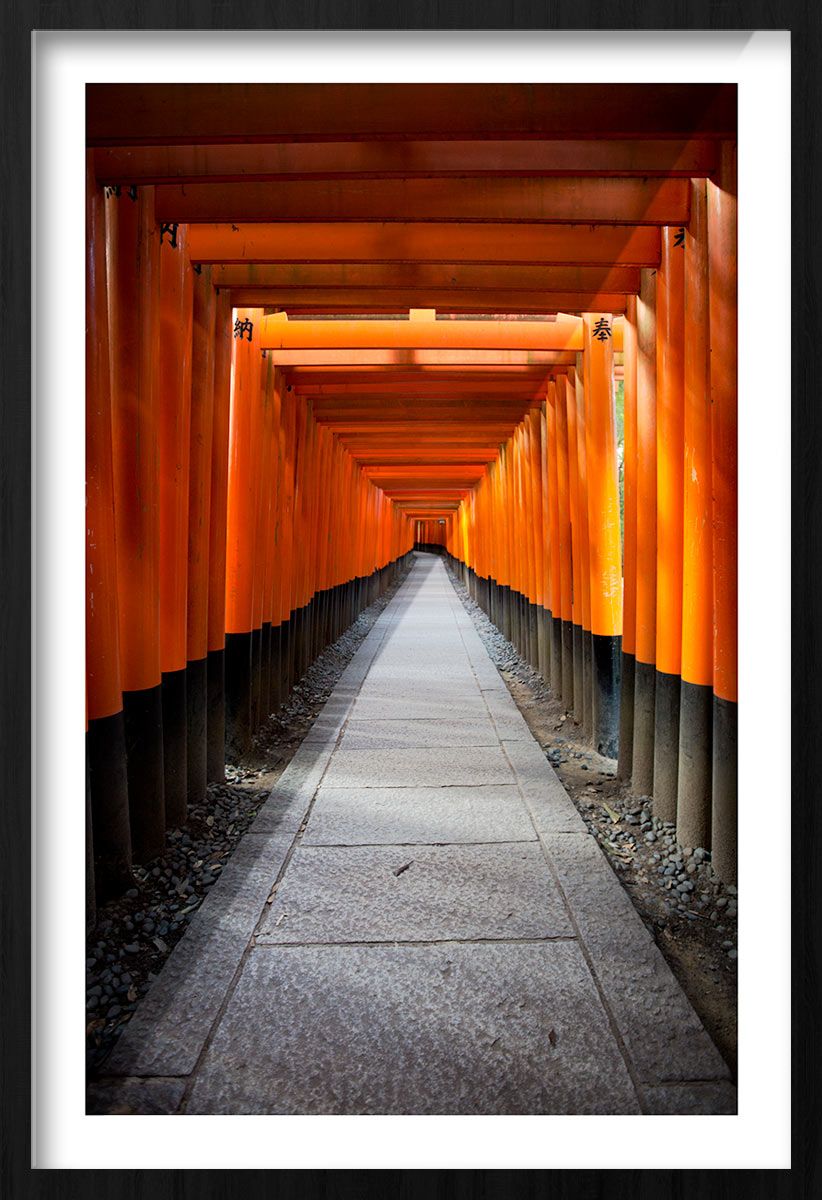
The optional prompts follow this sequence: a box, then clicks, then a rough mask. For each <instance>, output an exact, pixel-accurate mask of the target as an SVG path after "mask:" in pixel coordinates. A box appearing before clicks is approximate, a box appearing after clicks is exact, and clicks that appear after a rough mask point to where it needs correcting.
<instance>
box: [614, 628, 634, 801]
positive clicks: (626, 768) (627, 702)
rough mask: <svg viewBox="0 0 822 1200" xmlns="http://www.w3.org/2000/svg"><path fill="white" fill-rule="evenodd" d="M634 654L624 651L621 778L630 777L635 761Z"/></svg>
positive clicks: (621, 691)
mask: <svg viewBox="0 0 822 1200" xmlns="http://www.w3.org/2000/svg"><path fill="white" fill-rule="evenodd" d="M635 661H636V660H635V659H634V656H633V654H626V652H625V651H624V650H623V651H622V671H621V683H620V688H619V766H618V769H617V775H618V776H619V778H620V779H630V778H631V773H632V771H633V761H634V676H635V670H634V663H635Z"/></svg>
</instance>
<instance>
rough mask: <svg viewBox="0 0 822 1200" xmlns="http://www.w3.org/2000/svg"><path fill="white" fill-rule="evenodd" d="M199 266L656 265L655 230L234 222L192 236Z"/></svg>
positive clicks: (195, 230) (197, 229)
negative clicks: (208, 264)
mask: <svg viewBox="0 0 822 1200" xmlns="http://www.w3.org/2000/svg"><path fill="white" fill-rule="evenodd" d="M188 246H189V253H190V255H191V259H192V261H193V262H196V263H214V264H230V263H235V264H236V263H295V262H299V263H311V262H321V263H355V262H391V263H397V262H405V263H469V262H470V263H491V264H502V263H512V264H517V263H518V264H525V265H529V266H532V265H537V266H547V265H551V264H553V265H565V264H571V265H579V266H585V265H591V266H608V267H611V266H633V267H655V266H657V265H658V264H659V247H660V241H659V230H658V229H657V228H656V227H655V226H652V225H639V226H630V225H627V226H621V225H596V224H595V225H574V224H570V225H563V226H561V227H560V226H554V225H536V224H533V223H529V222H524V223H521V224H516V225H511V224H505V223H502V224H493V225H492V224H488V223H483V222H476V223H474V224H466V225H458V226H455V225H453V224H445V223H443V222H423V221H419V220H414V221H406V222H399V221H393V222H391V223H390V224H382V223H379V222H336V223H330V222H328V221H322V220H321V221H310V222H296V221H283V222H277V223H273V222H268V223H266V222H261V223H251V224H243V223H242V222H239V221H235V220H231V221H228V222H214V223H206V224H197V225H193V226H192V227H191V228H190V229H189V231H188Z"/></svg>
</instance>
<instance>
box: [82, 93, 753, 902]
mask: <svg viewBox="0 0 822 1200" xmlns="http://www.w3.org/2000/svg"><path fill="white" fill-rule="evenodd" d="M142 92H143V96H142V98H141V101H140V103H139V104H138V105H136V106H135V93H134V90H133V89H130V87H129V85H92V86H90V88H89V126H88V128H89V145H90V146H91V147H92V149H91V150H90V152H89V160H88V214H89V225H88V228H89V257H88V280H89V288H88V298H89V321H88V329H89V344H88V356H89V371H88V435H87V436H88V451H87V453H88V480H89V571H90V574H89V579H90V581H91V580H92V575H93V586H92V584H91V582H90V604H89V610H88V611H89V621H88V664H89V666H88V679H89V685H88V706H89V707H88V711H89V734H88V745H89V763H90V771H91V795H92V806H93V822H94V830H95V839H96V842H95V845H96V853H97V862H98V865H97V869H98V877H99V882H100V885H101V888H102V889H103V890H104V891H105V890H106V889H111V890H115V891H116V889H117V887H118V886H120V883H119V881H121V880H122V879H123V878H125V877H127V874H128V869H129V864H130V862H131V858H132V855H136V856H137V858H138V860H144V859H145V857H146V856H147V855H148V854H150V853H152V852H154V850H156V848H157V847H158V846H159V845H160V844H161V839H162V836H163V833H164V829H165V826H166V824H169V823H174V822H181V821H183V820H185V807H186V803H187V801H188V800H189V799H194V800H196V799H198V798H200V799H201V798H202V795H203V794H204V788H205V781H206V779H219V778H220V777H221V775H222V772H223V765H224V761H225V747H226V745H228V747H229V753H230V754H236V753H238V752H240V750H241V749H242V747H243V746H244V745H246V744H247V742H248V739H249V738H250V737H251V736H252V734H253V732H254V730H255V729H257V728H258V727H259V726H260V724H261V722H262V721H264V720H265V718H266V717H267V715H268V713H269V712H270V711H272V708H273V707H276V705H277V704H278V703H279V702H280V701H281V700H283V699H284V698H285V696H286V695H287V693H288V690H289V688H290V686H291V685H292V684H293V682H294V681H295V680H296V679H297V678H298V677H299V675H300V674H301V673H302V671H304V670H305V668H306V667H307V665H308V663H309V662H310V661H311V659H312V657H314V656H315V655H316V654H317V653H318V652H319V650H320V649H321V648H322V646H323V645H324V644H325V643H326V642H327V641H328V640H329V639H330V638H332V637H333V636H335V635H336V633H338V632H340V631H341V630H342V629H343V628H345V627H346V625H348V624H350V622H351V621H352V620H353V619H354V617H355V616H356V614H357V612H358V611H359V610H360V608H361V607H362V606H363V605H364V604H366V603H367V602H368V601H369V600H370V599H372V598H373V597H374V596H375V595H376V594H377V592H378V591H379V590H380V589H382V588H384V587H385V586H387V585H388V583H389V582H390V580H391V579H392V578H393V577H394V576H395V575H396V572H397V571H399V570H401V569H402V565H403V563H404V561H405V556H406V555H407V554H408V553H409V551H410V549H411V547H412V546H413V543H414V540H415V537H416V538H417V540H420V536H424V540H425V542H426V544H430V545H433V546H444V547H445V549H446V552H447V553H448V554H449V555H450V561H451V563H452V565H453V566H454V567H455V569H457V570H459V571H460V572H461V573H462V574H463V576H464V578H465V579H466V580H467V581H468V583H469V586H470V587H471V589H472V591H473V592H474V594H475V596H476V598H477V599H478V600H480V602H481V603H483V604H484V606H485V607H486V609H487V611H489V614H490V615H491V617H492V619H493V620H494V621H495V622H496V623H497V624H498V625H499V627H500V628H501V629H502V630H503V632H504V633H505V634H506V636H510V637H511V638H512V639H513V640H514V641H515V643H516V645H517V647H518V649H519V650H520V652H521V653H522V654H524V655H525V656H526V657H527V658H528V659H529V661H531V662H532V663H533V664H534V665H535V666H536V667H537V668H538V669H539V670H540V671H541V672H542V674H543V676H544V677H545V678H546V679H547V680H549V681H550V683H551V685H552V687H553V689H554V691H555V692H556V694H557V695H558V696H559V697H560V698H561V699H562V700H563V702H564V704H565V706H566V707H567V709H568V711H569V712H571V713H572V714H573V715H574V717H575V719H576V720H577V721H578V722H579V723H580V726H581V728H582V730H583V731H584V733H585V734H586V735H588V736H590V737H591V738H593V739H594V740H595V743H596V745H597V746H599V747H600V748H601V749H603V750H605V751H607V752H608V753H615V751H616V745H617V740H618V742H619V753H620V771H621V773H622V775H623V776H624V778H625V779H626V781H630V783H631V786H632V787H633V789H634V790H635V791H636V792H637V793H638V794H642V795H650V796H653V804H654V810H655V814H656V815H662V816H667V817H670V818H671V819H672V820H675V821H676V825H677V831H678V835H679V837H680V840H681V841H682V840H683V839H684V841H683V844H687V845H696V844H700V843H701V844H703V845H705V846H706V848H707V847H710V848H711V849H712V852H713V856H714V865H715V869H716V870H717V872H718V873H719V874H720V875H721V877H722V878H724V879H725V880H726V881H732V880H733V878H734V872H735V845H736V808H735V805H736V790H735V789H736V774H735V745H736V743H735V736H736V735H735V722H736V698H737V697H736V634H735V615H736V541H735V527H736V442H735V437H736V432H735V431H736V357H735V296H736V268H735V261H736V260H735V254H736V243H735V219H736V216H735V214H736V184H735V146H734V144H733V137H734V119H735V118H734V97H733V89H728V88H725V87H723V86H721V85H710V86H703V85H694V86H693V87H691V86H681V85H671V86H666V87H654V89H653V94H654V98H655V99H654V104H653V105H649V103H648V91H647V89H646V88H643V87H640V86H637V87H633V86H631V87H628V88H625V89H622V88H616V89H614V88H610V87H609V88H608V89H607V98H608V103H607V104H605V105H604V106H603V105H602V104H601V102H600V103H597V100H596V97H597V95H599V96H600V101H601V98H602V96H603V95H604V94H605V93H604V92H603V90H602V89H599V91H598V90H597V88H596V87H593V88H591V87H588V86H587V85H581V86H580V87H568V88H551V87H546V88H532V89H526V90H523V89H522V88H521V87H520V86H519V85H488V86H487V87H486V85H483V86H482V87H474V86H472V85H466V86H462V85H459V86H457V87H456V88H455V87H452V86H451V85H442V86H440V85H436V86H433V87H431V88H428V87H420V86H419V85H411V86H404V85H400V86H398V87H392V86H390V85H373V86H367V87H360V86H358V85H327V86H323V87H320V88H317V87H316V86H311V87H309V86H307V85H293V86H292V85H286V86H285V88H284V89H282V90H280V91H277V92H276V95H277V101H276V103H273V102H272V97H273V96H274V94H275V93H274V92H272V91H271V89H270V88H268V89H267V88H266V87H265V86H263V85H259V86H258V85H252V86H250V87H248V88H245V87H242V88H232V87H231V86H229V85H226V86H223V85H208V86H206V85H203V86H200V85H194V86H189V85H159V86H157V87H156V88H154V87H149V88H144V89H142ZM456 95H459V97H460V100H459V104H455V103H454V97H455V96H456ZM388 97H390V98H391V99H390V103H389V102H388V101H387V98H388ZM227 98H231V101H232V102H231V103H226V100H227ZM309 98H312V99H311V102H310V103H308V100H309ZM546 129H548V130H550V136H549V137H544V136H543V134H544V131H545V130H546ZM125 130H128V135H127V136H126V134H125V132H124V131H125ZM480 132H481V136H480ZM118 191H119V193H120V195H118ZM272 213H276V215H277V219H276V220H272V219H271V214H272ZM677 256H679V257H677ZM267 306H270V307H276V308H279V309H285V310H286V313H287V314H289V315H290V317H291V318H292V319H288V318H287V316H286V315H285V314H284V313H278V314H269V313H266V312H265V308H266V307H267ZM409 309H415V310H416V309H419V310H424V311H423V312H415V313H414V314H413V318H414V319H408V318H407V317H406V316H405V313H406V311H407V310H409ZM433 309H436V310H438V312H437V313H436V314H435V313H433V312H432V311H431V310H433ZM623 313H624V318H623V315H622V314H623ZM309 314H310V315H313V316H320V315H321V314H324V315H326V316H329V317H334V318H335V319H325V320H322V319H316V320H315V319H305V318H306V317H307V316H309ZM460 314H461V315H460ZM466 314H472V319H468V318H467V316H466ZM538 315H541V316H542V317H543V319H535V318H536V317H537V316H538ZM378 317H379V319H376V318H378ZM385 318H387V319H385ZM686 324H687V330H688V336H687V337H685V336H684V328H685V325H686ZM616 356H619V357H620V361H619V362H616V361H615V358H616ZM623 359H624V364H623V361H622V360H623ZM617 381H619V382H623V381H624V417H625V437H624V464H623V471H624V514H623V515H622V523H623V525H624V530H623V534H622V537H620V502H619V500H620V493H619V478H620V477H619V469H618V464H617V455H616V423H615V403H614V397H615V389H616V387H617V386H618V382H617ZM441 522H444V523H443V524H441ZM620 639H621V640H620ZM620 651H621V653H620ZM620 676H621V685H619V688H618V682H619V679H620ZM617 704H618V705H619V711H617ZM226 734H227V740H226ZM127 746H128V747H129V749H128V750H127V748H126V747H127Z"/></svg>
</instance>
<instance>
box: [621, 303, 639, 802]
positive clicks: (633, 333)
mask: <svg viewBox="0 0 822 1200" xmlns="http://www.w3.org/2000/svg"><path fill="white" fill-rule="evenodd" d="M623 361H624V390H623V398H624V405H623V411H624V443H623V445H624V449H623V490H622V494H623V536H622V543H623V560H622V570H623V583H624V586H623V614H622V663H621V667H620V676H621V679H620V688H619V770H618V774H619V777H620V778H621V779H630V778H631V773H632V770H633V757H634V687H635V679H636V669H635V664H636V588H637V579H636V575H637V571H636V538H637V494H636V485H637V436H636V435H637V425H636V422H637V398H636V387H637V298H636V296H629V297H628V300H627V305H626V310H625V327H624V335H623Z"/></svg>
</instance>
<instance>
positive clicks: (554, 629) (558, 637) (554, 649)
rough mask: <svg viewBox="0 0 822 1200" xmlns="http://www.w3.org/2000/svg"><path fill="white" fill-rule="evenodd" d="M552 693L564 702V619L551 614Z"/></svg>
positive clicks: (555, 697)
mask: <svg viewBox="0 0 822 1200" xmlns="http://www.w3.org/2000/svg"><path fill="white" fill-rule="evenodd" d="M551 691H552V692H553V693H554V699H556V700H559V701H560V702H561V701H562V619H561V618H560V617H555V616H554V614H553V613H552V614H551Z"/></svg>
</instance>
